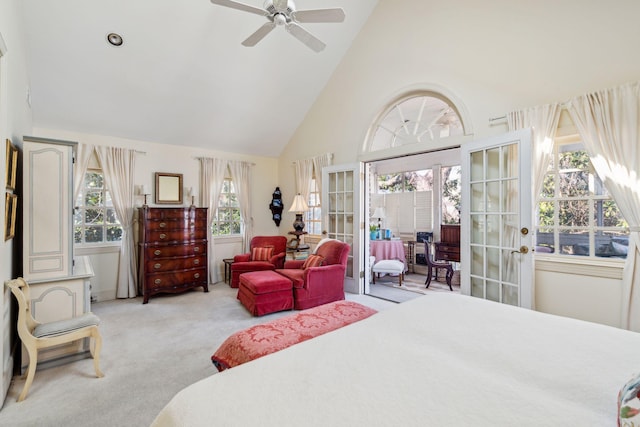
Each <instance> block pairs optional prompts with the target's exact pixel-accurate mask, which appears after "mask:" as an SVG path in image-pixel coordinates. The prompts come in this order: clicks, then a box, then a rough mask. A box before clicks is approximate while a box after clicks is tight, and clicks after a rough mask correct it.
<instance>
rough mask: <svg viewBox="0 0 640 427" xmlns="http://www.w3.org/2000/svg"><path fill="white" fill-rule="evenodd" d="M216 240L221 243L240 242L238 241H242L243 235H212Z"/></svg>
mask: <svg viewBox="0 0 640 427" xmlns="http://www.w3.org/2000/svg"><path fill="white" fill-rule="evenodd" d="M211 238H212V239H213V240H214V241H216V242H220V243H238V242H240V243H241V242H242V236H240V235H234V236H212V237H211Z"/></svg>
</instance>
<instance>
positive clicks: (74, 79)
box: [22, 0, 377, 157]
mask: <svg viewBox="0 0 640 427" xmlns="http://www.w3.org/2000/svg"><path fill="white" fill-rule="evenodd" d="M243 2H244V3H246V4H250V5H251V6H254V7H262V6H263V4H262V2H261V0H243ZM22 4H23V8H24V20H25V22H24V24H25V25H24V28H25V35H26V40H27V46H26V49H27V61H28V67H29V70H28V72H29V81H30V102H31V106H32V111H33V124H34V127H37V128H50V129H63V130H70V131H76V132H82V133H88V134H98V135H109V136H116V137H121V138H129V139H137V140H143V141H149V142H158V143H166V144H177V145H186V146H195V147H206V148H209V149H215V150H222V151H228V152H237V153H243V154H254V155H264V156H272V157H276V156H278V155H279V154H280V152H281V151H282V149H283V148H284V146H285V145H286V144H287V142H288V141H289V139H290V138H291V136H292V134H293V133H294V132H295V130H296V128H297V127H298V125H299V124H300V123H301V121H302V120H303V119H304V117H305V114H306V113H307V111H308V110H309V108H310V107H311V105H312V104H313V102H314V101H315V99H316V98H317V96H318V94H319V93H320V92H321V91H322V89H323V87H324V86H325V84H326V83H327V81H328V80H329V78H330V77H331V74H332V73H333V71H334V69H335V68H336V67H337V65H338V64H339V62H340V60H341V59H342V57H343V56H344V55H345V53H346V52H347V50H348V49H349V46H350V45H351V43H352V41H353V40H354V38H355V37H356V35H357V34H358V32H359V31H360V29H361V27H362V26H363V24H364V23H365V22H366V20H367V18H368V17H369V15H370V13H371V12H372V10H373V8H374V7H375V5H376V4H377V0H348V1H347V0H324V1H323V0H297V1H296V4H295V6H296V8H297V9H298V10H303V9H321V8H332V7H341V8H343V9H344V12H345V14H346V19H345V21H344V22H343V23H323V24H318V23H314V24H303V25H304V27H305V28H306V29H307V30H309V31H310V32H311V33H312V34H313V35H315V36H316V37H318V38H319V39H320V40H322V41H323V42H324V43H326V45H327V47H326V48H325V49H324V50H323V51H322V52H320V53H315V52H314V51H312V50H311V49H309V48H308V47H306V46H305V45H304V44H302V43H300V41H298V40H297V39H295V38H294V37H292V36H291V35H290V34H289V33H287V32H286V31H285V30H284V28H275V30H274V31H272V32H271V33H270V34H269V35H268V36H267V37H266V38H265V39H264V40H262V41H260V42H259V43H258V44H257V45H256V46H255V47H244V46H242V45H241V44H240V43H241V42H242V41H243V40H245V39H246V38H247V37H248V36H249V35H250V34H252V33H253V32H254V31H256V30H257V29H258V28H259V27H260V26H261V25H263V24H264V23H265V22H266V18H264V17H261V16H258V15H255V14H249V13H244V12H242V11H238V10H233V9H228V8H225V7H221V6H217V5H213V4H211V2H210V1H209V0H135V1H132V0H109V1H98V0H56V1H45V0H23V2H22ZM112 32H115V33H118V34H120V35H121V36H122V38H123V39H124V43H123V44H122V46H120V47H114V46H112V45H110V44H109V43H108V42H107V34H109V33H112Z"/></svg>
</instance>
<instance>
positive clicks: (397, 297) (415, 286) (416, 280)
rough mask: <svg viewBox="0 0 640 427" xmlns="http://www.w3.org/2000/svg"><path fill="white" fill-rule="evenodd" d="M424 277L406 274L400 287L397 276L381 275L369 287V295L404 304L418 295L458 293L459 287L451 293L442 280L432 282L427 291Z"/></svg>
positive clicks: (456, 286)
mask: <svg viewBox="0 0 640 427" xmlns="http://www.w3.org/2000/svg"><path fill="white" fill-rule="evenodd" d="M425 279H426V277H425V276H424V275H421V274H406V275H405V278H404V280H403V281H402V286H400V285H399V284H398V276H389V275H383V276H382V277H380V278H376V284H375V285H374V284H370V285H369V295H371V296H375V297H377V298H384V299H386V300H388V301H394V302H405V301H408V300H410V299H413V298H416V297H418V296H420V295H427V294H429V293H430V292H455V293H460V285H459V284H454V285H453V286H452V288H453V291H451V290H450V289H449V286H448V285H447V283H446V282H445V280H444V279H441V281H436V280H432V281H431V284H430V285H429V288H428V289H427V288H426V286H425V284H424V281H425Z"/></svg>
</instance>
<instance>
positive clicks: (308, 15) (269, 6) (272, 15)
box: [211, 0, 344, 52]
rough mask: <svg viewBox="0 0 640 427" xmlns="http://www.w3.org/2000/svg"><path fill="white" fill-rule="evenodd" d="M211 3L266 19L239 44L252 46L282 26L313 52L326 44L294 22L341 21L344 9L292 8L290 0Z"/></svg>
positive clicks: (216, 0)
mask: <svg viewBox="0 0 640 427" xmlns="http://www.w3.org/2000/svg"><path fill="white" fill-rule="evenodd" d="M211 3H213V4H217V5H220V6H226V7H230V8H232V9H238V10H243V11H245V12H249V13H255V14H256V15H261V16H265V17H266V18H267V19H268V20H269V22H267V23H266V24H264V25H263V26H262V27H260V28H258V30H257V31H256V32H255V33H253V34H251V35H250V36H249V37H247V39H246V40H245V41H243V42H242V44H243V46H255V45H256V44H257V43H258V42H259V41H260V40H262V39H263V38H264V37H265V36H266V35H267V34H269V33H270V32H271V30H273V29H274V28H275V27H276V26H283V25H284V27H285V28H286V30H287V31H288V32H289V34H291V35H292V36H294V37H295V38H297V39H298V40H300V41H301V42H302V43H304V44H305V45H307V46H308V47H310V48H311V49H313V50H314V51H316V52H320V51H321V50H323V49H324V48H325V46H326V45H325V44H324V43H323V42H322V41H320V40H319V39H318V38H316V37H315V36H314V35H313V34H311V33H310V32H309V31H307V30H305V29H304V28H302V27H301V26H300V25H299V24H298V23H299V22H302V23H305V22H308V23H319V22H342V21H344V11H343V10H342V9H341V8H333V9H313V10H311V9H310V10H296V6H295V4H294V3H293V0H266V1H265V2H264V8H263V9H260V8H259V7H254V6H250V5H248V4H244V3H239V2H236V1H233V0H211Z"/></svg>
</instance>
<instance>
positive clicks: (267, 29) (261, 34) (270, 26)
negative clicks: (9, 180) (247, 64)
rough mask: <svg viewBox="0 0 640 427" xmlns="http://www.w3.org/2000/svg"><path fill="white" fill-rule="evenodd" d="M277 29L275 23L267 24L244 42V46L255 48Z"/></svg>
mask: <svg viewBox="0 0 640 427" xmlns="http://www.w3.org/2000/svg"><path fill="white" fill-rule="evenodd" d="M275 27H276V24H274V23H273V22H267V23H266V24H264V25H263V26H262V27H260V28H258V31H256V32H255V33H253V34H251V35H250V36H249V37H247V39H246V40H245V41H243V42H242V45H243V46H247V47H251V46H255V45H256V44H257V43H258V42H259V41H260V40H262V39H263V38H264V37H265V36H266V35H267V34H269V33H270V32H271V30H273V29H274V28H275Z"/></svg>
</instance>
